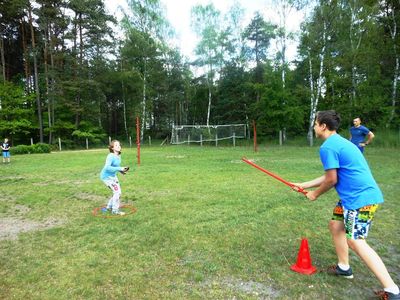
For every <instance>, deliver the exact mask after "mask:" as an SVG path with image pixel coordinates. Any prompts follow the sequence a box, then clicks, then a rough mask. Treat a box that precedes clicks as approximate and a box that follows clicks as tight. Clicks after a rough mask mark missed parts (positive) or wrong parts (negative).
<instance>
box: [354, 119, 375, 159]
mask: <svg viewBox="0 0 400 300" xmlns="http://www.w3.org/2000/svg"><path fill="white" fill-rule="evenodd" d="M353 124H354V126H353V127H351V128H350V141H351V142H352V143H353V144H354V145H356V146H357V147H358V149H360V151H361V152H362V153H364V148H365V146H367V145H369V144H370V143H371V142H372V139H373V138H374V137H375V135H374V134H373V133H372V131H371V130H369V129H368V128H367V127H365V126H363V125H361V119H360V118H358V117H357V118H355V119H354V120H353ZM365 137H367V138H368V140H367V141H365Z"/></svg>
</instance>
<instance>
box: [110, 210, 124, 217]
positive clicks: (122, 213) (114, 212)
mask: <svg viewBox="0 0 400 300" xmlns="http://www.w3.org/2000/svg"><path fill="white" fill-rule="evenodd" d="M112 214H113V215H118V216H125V215H126V214H125V213H124V212H123V211H119V210H117V211H113V212H112Z"/></svg>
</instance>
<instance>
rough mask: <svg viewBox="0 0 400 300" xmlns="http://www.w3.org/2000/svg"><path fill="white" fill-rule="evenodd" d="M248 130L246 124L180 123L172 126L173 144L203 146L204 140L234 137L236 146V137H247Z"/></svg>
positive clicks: (215, 140) (211, 140) (216, 141)
mask: <svg viewBox="0 0 400 300" xmlns="http://www.w3.org/2000/svg"><path fill="white" fill-rule="evenodd" d="M246 132H247V125H246V124H228V125H209V126H207V125H180V126H175V125H174V126H172V133H171V144H174V145H180V144H191V143H198V144H200V145H201V146H202V145H203V143H204V142H215V146H218V141H222V140H229V139H232V144H233V146H236V139H245V138H246Z"/></svg>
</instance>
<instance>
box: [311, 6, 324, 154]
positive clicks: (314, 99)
mask: <svg viewBox="0 0 400 300" xmlns="http://www.w3.org/2000/svg"><path fill="white" fill-rule="evenodd" d="M321 13H322V12H321ZM321 15H322V14H321ZM326 30H327V28H326V22H325V21H324V27H323V32H322V42H323V44H322V48H321V52H320V54H319V58H320V64H319V73H318V79H317V91H316V93H315V88H314V82H313V76H312V74H313V73H312V61H311V52H310V51H308V57H309V68H310V89H311V97H310V102H311V103H310V104H311V105H310V118H309V122H310V123H309V126H308V133H307V137H308V141H309V144H310V147H311V146H313V144H314V121H315V116H316V114H317V107H318V101H319V98H320V97H321V94H322V85H323V84H324V80H323V72H324V61H325V49H326Z"/></svg>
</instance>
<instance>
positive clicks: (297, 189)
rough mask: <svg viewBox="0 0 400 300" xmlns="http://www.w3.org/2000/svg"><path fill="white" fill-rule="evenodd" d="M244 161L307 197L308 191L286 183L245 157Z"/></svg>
mask: <svg viewBox="0 0 400 300" xmlns="http://www.w3.org/2000/svg"><path fill="white" fill-rule="evenodd" d="M242 160H243V161H244V162H245V163H247V164H249V165H250V166H253V167H254V168H256V169H259V170H260V171H262V172H264V173H265V174H268V175H269V176H271V177H273V178H275V179H277V180H279V181H280V182H282V183H284V184H286V185H287V186H290V187H291V188H296V189H295V190H296V191H297V192H299V193H302V194H304V195H307V193H308V191H306V190H304V189H302V188H301V187H299V186H297V185H294V184H293V183H290V182H288V181H286V180H285V179H283V178H282V177H279V176H278V175H276V174H274V173H272V172H271V171H268V170H265V169H263V168H261V167H260V166H258V165H256V164H255V163H253V162H251V161H249V160H247V159H246V158H244V157H243V158H242Z"/></svg>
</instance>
